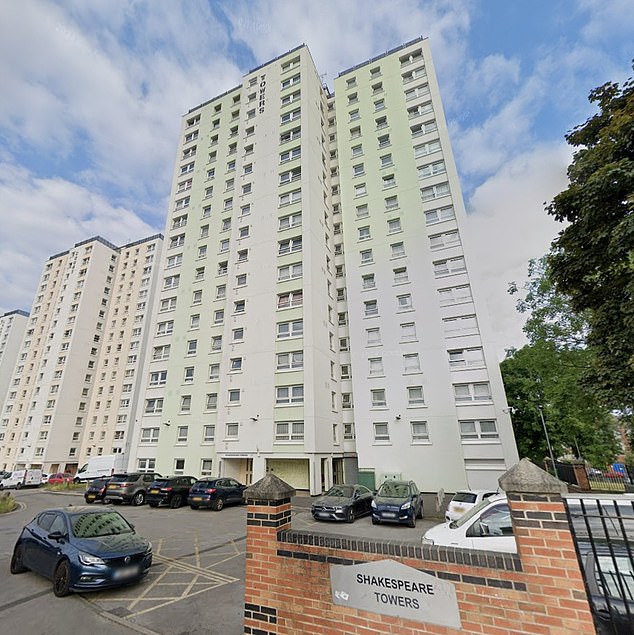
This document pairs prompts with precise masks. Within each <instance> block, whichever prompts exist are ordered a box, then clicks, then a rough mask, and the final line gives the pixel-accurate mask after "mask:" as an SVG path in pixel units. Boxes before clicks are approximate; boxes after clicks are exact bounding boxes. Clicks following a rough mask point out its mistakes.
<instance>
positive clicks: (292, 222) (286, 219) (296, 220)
mask: <svg viewBox="0 0 634 635" xmlns="http://www.w3.org/2000/svg"><path fill="white" fill-rule="evenodd" d="M301 224H302V213H301V212H296V213H295V214H289V215H288V216H282V217H280V218H279V219H278V230H279V231H283V230H285V229H290V228H291V227H298V226H299V225H301Z"/></svg>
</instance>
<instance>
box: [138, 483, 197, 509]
mask: <svg viewBox="0 0 634 635" xmlns="http://www.w3.org/2000/svg"><path fill="white" fill-rule="evenodd" d="M197 480H198V479H196V478H195V477H193V476H170V477H167V478H163V479H158V480H156V481H154V482H153V483H152V484H151V485H150V486H149V487H148V490H147V497H146V500H147V503H148V505H149V506H150V507H158V506H159V505H167V506H169V507H172V508H176V507H180V506H181V505H184V504H185V503H186V502H187V497H188V496H189V490H190V489H191V487H192V485H193V484H194V483H195V482H196V481H197Z"/></svg>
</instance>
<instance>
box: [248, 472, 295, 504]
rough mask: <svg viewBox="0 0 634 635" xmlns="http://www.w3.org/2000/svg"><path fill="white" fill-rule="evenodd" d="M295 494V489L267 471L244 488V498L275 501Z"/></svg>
mask: <svg viewBox="0 0 634 635" xmlns="http://www.w3.org/2000/svg"><path fill="white" fill-rule="evenodd" d="M291 496H295V489H294V488H293V487H291V486H290V485H289V484H288V483H285V482H284V481H283V480H282V479H281V478H278V477H277V476H275V474H272V473H271V472H269V473H268V474H266V475H265V476H264V477H263V478H261V479H260V480H259V481H257V483H253V485H250V486H249V487H247V488H246V489H245V490H244V497H245V498H246V499H255V500H264V501H276V500H282V499H284V498H290V497H291Z"/></svg>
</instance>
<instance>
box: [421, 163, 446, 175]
mask: <svg viewBox="0 0 634 635" xmlns="http://www.w3.org/2000/svg"><path fill="white" fill-rule="evenodd" d="M446 171H447V169H446V167H445V162H444V161H435V162H434V163H428V164H426V165H421V166H420V167H419V168H418V178H419V179H427V178H429V177H431V176H436V175H438V174H444V173H445V172H446Z"/></svg>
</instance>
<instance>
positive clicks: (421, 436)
mask: <svg viewBox="0 0 634 635" xmlns="http://www.w3.org/2000/svg"><path fill="white" fill-rule="evenodd" d="M410 428H411V431H412V443H425V442H427V441H429V430H428V429H427V422H426V421H412V422H411V423H410Z"/></svg>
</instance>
